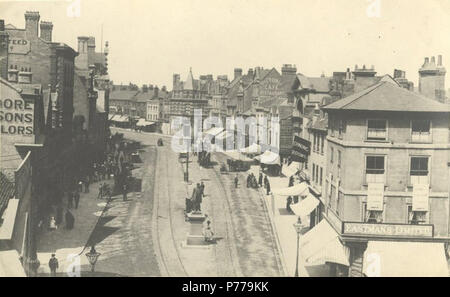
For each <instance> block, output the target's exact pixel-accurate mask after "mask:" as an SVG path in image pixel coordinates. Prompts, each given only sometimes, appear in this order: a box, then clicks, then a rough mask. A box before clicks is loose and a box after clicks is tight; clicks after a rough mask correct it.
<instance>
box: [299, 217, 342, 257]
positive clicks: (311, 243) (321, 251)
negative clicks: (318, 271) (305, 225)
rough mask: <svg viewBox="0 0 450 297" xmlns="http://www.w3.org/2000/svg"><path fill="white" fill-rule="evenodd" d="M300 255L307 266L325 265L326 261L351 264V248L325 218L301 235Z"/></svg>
mask: <svg viewBox="0 0 450 297" xmlns="http://www.w3.org/2000/svg"><path fill="white" fill-rule="evenodd" d="M300 255H301V256H302V257H303V258H304V259H305V265H306V266H314V265H323V264H325V263H326V262H332V263H338V264H342V265H345V266H349V265H350V263H349V255H350V253H349V249H348V248H346V247H345V246H344V245H343V244H342V243H341V241H340V240H339V235H338V233H337V232H336V230H334V229H333V227H332V226H331V225H330V223H328V221H327V220H325V219H323V220H322V221H320V223H319V224H317V225H316V226H314V228H312V229H311V230H309V231H308V232H307V233H306V234H305V235H303V236H301V237H300Z"/></svg>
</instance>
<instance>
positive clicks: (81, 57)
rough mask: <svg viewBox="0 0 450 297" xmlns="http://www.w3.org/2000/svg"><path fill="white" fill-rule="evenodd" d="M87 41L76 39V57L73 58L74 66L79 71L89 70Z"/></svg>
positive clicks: (85, 39) (84, 38)
mask: <svg viewBox="0 0 450 297" xmlns="http://www.w3.org/2000/svg"><path fill="white" fill-rule="evenodd" d="M88 40H89V37H86V36H79V37H78V56H77V57H75V66H76V67H77V68H79V69H83V70H87V69H89V63H88Z"/></svg>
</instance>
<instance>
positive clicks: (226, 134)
mask: <svg viewBox="0 0 450 297" xmlns="http://www.w3.org/2000/svg"><path fill="white" fill-rule="evenodd" d="M229 137H234V133H233V132H230V131H222V132H220V133H219V134H218V135H217V136H216V141H217V140H222V139H227V138H229Z"/></svg>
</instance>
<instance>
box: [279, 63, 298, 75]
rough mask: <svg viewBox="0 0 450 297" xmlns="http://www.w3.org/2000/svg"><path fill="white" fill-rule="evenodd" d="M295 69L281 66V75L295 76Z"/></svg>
mask: <svg viewBox="0 0 450 297" xmlns="http://www.w3.org/2000/svg"><path fill="white" fill-rule="evenodd" d="M296 74H297V67H296V66H295V65H291V64H283V66H282V67H281V75H296Z"/></svg>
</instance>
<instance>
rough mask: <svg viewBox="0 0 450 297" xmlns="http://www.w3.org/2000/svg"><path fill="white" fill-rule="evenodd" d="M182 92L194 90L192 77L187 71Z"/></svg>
mask: <svg viewBox="0 0 450 297" xmlns="http://www.w3.org/2000/svg"><path fill="white" fill-rule="evenodd" d="M183 89H184V90H194V77H193V76H192V70H189V74H188V76H187V78H186V81H185V82H184V85H183Z"/></svg>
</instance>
